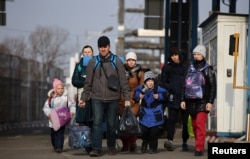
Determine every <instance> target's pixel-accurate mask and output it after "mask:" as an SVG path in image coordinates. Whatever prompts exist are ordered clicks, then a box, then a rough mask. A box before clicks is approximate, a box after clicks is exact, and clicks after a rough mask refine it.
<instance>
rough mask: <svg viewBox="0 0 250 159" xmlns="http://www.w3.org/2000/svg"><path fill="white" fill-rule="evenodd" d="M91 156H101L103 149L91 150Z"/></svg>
mask: <svg viewBox="0 0 250 159" xmlns="http://www.w3.org/2000/svg"><path fill="white" fill-rule="evenodd" d="M89 156H90V157H99V156H101V151H100V150H92V151H90V153H89Z"/></svg>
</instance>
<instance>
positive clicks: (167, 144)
mask: <svg viewBox="0 0 250 159" xmlns="http://www.w3.org/2000/svg"><path fill="white" fill-rule="evenodd" d="M164 147H165V148H166V149H167V150H168V151H174V145H173V141H170V140H168V141H166V142H165V143H164Z"/></svg>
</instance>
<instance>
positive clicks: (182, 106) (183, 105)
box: [180, 102, 186, 110]
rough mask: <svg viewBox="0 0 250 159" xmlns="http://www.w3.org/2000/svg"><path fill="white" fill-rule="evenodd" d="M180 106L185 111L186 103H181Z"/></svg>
mask: <svg viewBox="0 0 250 159" xmlns="http://www.w3.org/2000/svg"><path fill="white" fill-rule="evenodd" d="M180 106H181V109H183V110H185V109H186V102H181V104H180Z"/></svg>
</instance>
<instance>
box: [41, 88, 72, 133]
mask: <svg viewBox="0 0 250 159" xmlns="http://www.w3.org/2000/svg"><path fill="white" fill-rule="evenodd" d="M51 93H52V91H51V90H50V91H49V92H48V96H49V97H50V96H51ZM49 101H50V103H49ZM61 107H68V108H69V110H70V112H72V113H74V114H75V111H76V107H75V103H74V101H73V100H71V99H69V98H68V96H67V91H66V90H64V93H63V95H61V96H59V95H56V96H55V97H52V98H51V99H49V98H48V99H47V100H46V101H45V103H44V106H43V112H44V114H45V115H46V116H49V114H50V112H51V110H52V109H58V108H61ZM49 127H51V128H52V122H51V120H49Z"/></svg>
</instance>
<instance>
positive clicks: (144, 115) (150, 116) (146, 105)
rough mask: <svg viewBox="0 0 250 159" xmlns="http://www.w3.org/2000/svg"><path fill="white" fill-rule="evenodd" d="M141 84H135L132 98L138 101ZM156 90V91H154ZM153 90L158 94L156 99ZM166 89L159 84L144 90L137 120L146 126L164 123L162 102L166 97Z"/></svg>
mask: <svg viewBox="0 0 250 159" xmlns="http://www.w3.org/2000/svg"><path fill="white" fill-rule="evenodd" d="M143 88H144V86H143V85H140V86H137V87H136V89H135V95H134V98H135V99H136V100H137V101H139V100H140V93H141V92H142V89H143ZM155 91H156V92H155ZM154 92H155V93H157V94H158V96H159V97H158V99H154V97H153V95H154ZM167 96H168V91H167V90H166V89H164V88H162V87H160V86H158V87H157V89H155V88H153V89H149V90H147V91H146V92H145V94H144V97H143V99H142V100H141V105H140V112H139V122H140V124H142V125H144V126H146V127H153V126H159V125H162V124H163V123H164V112H163V102H164V101H165V100H166V99H167Z"/></svg>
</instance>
